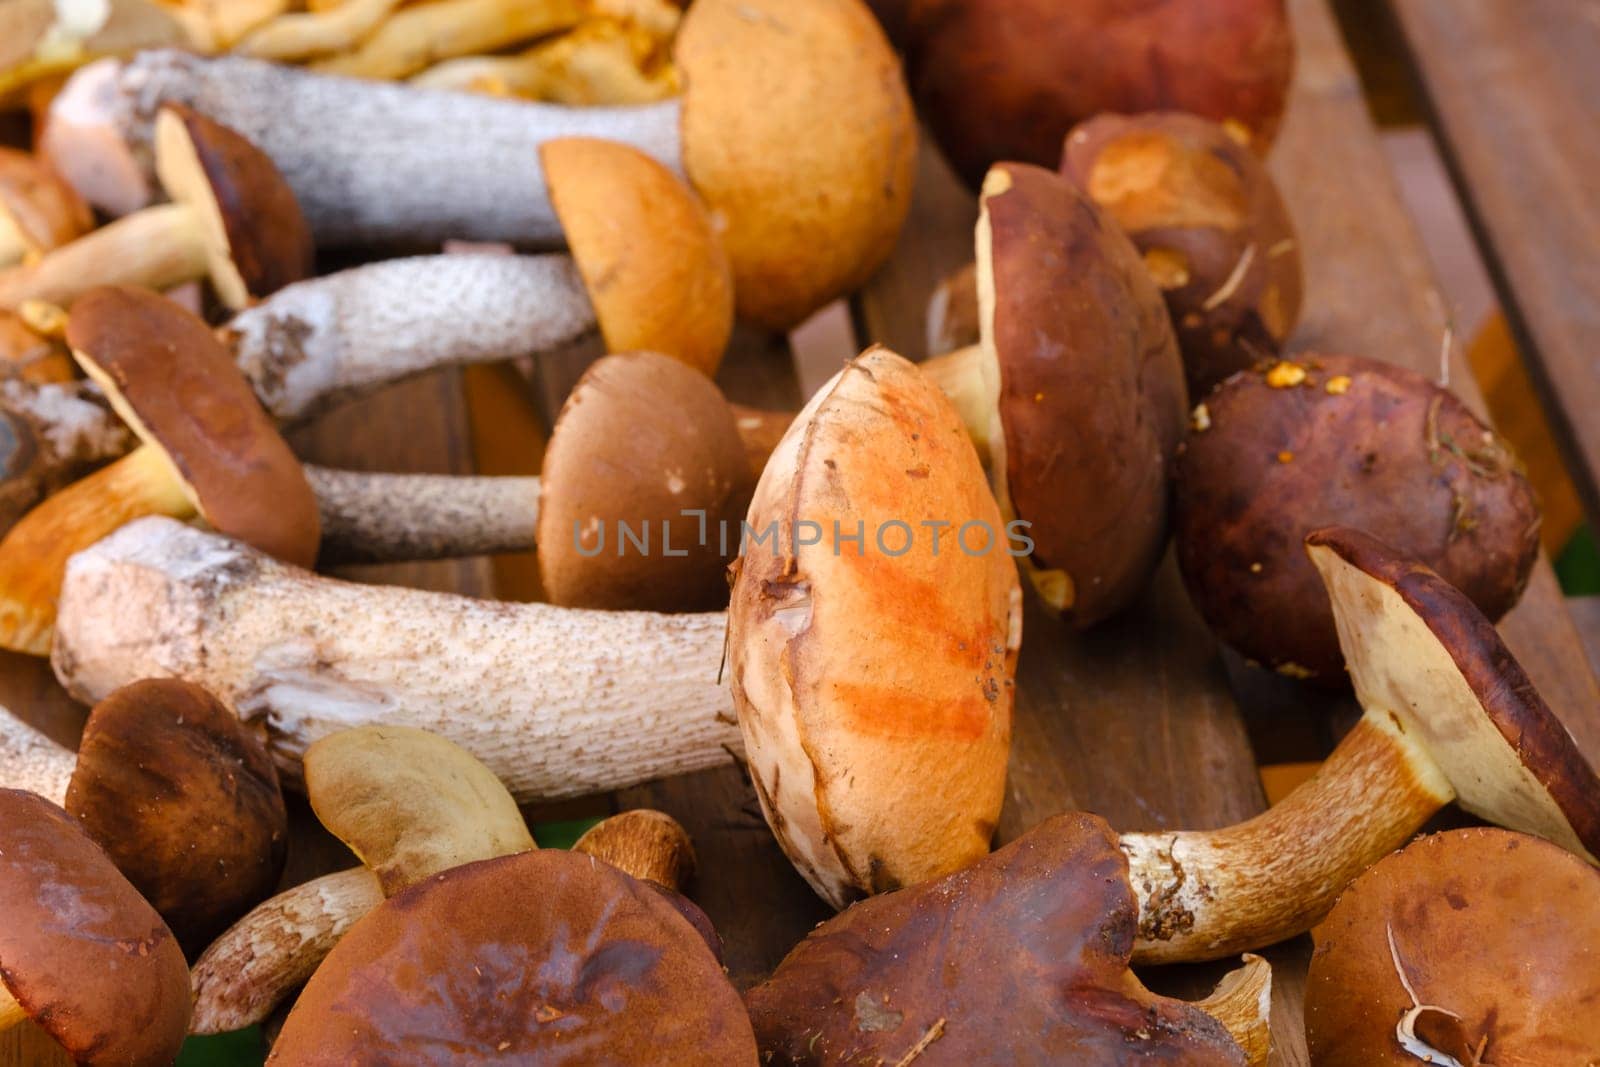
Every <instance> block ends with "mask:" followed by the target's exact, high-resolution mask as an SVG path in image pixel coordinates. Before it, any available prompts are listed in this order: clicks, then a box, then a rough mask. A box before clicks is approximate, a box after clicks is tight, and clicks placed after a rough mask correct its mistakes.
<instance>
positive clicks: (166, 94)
mask: <svg viewBox="0 0 1600 1067" xmlns="http://www.w3.org/2000/svg"><path fill="white" fill-rule="evenodd" d="M674 62H675V64H676V65H677V67H678V68H679V70H680V71H681V72H682V74H683V77H684V85H685V90H684V95H683V96H682V98H681V99H679V100H673V101H671V102H668V103H663V104H656V105H650V106H645V107H626V108H568V107H561V106H550V105H539V104H533V103H528V102H525V101H515V100H498V99H491V98H487V97H483V96H478V95H471V94H464V93H455V92H441V91H429V90H419V89H416V88H414V87H409V86H402V85H393V84H383V83H376V82H367V81H359V82H358V81H352V80H349V79H343V78H337V77H332V76H328V75H323V74H317V73H312V72H308V71H305V70H299V69H294V68H288V67H280V66H274V65H271V64H267V63H261V62H259V61H256V60H251V59H245V58H239V57H225V58H218V59H205V58H200V57H196V56H191V55H185V54H182V53H178V52H147V53H144V54H142V55H140V56H138V57H136V58H134V59H132V60H130V61H128V62H127V63H118V62H116V61H108V62H106V63H102V64H96V65H95V66H93V67H90V68H86V69H85V70H83V71H80V72H79V73H78V74H77V75H75V76H74V78H73V80H72V81H71V82H69V84H68V86H67V89H66V90H65V91H64V93H63V94H62V97H61V98H60V100H59V102H58V103H57V105H56V106H55V107H54V108H53V110H52V116H51V120H50V123H49V132H48V138H49V143H50V150H51V158H52V160H53V161H54V162H55V163H56V164H57V166H58V167H59V168H60V169H61V170H62V172H63V173H64V174H65V175H67V177H68V179H69V180H70V181H72V182H73V183H74V185H75V186H76V187H77V188H78V189H79V190H80V192H83V193H84V194H85V195H86V196H87V197H89V199H91V200H94V199H95V198H96V197H95V191H94V190H93V189H92V188H91V186H92V184H93V180H94V179H93V175H95V174H98V173H108V172H112V173H134V174H137V173H138V172H139V171H140V170H142V169H143V167H142V165H140V164H139V163H137V162H132V161H130V160H129V157H128V152H129V150H130V149H131V150H132V152H133V153H134V155H135V157H141V156H144V155H146V154H148V145H149V143H150V131H149V119H148V114H149V107H150V106H151V104H152V103H153V102H159V101H174V102H180V103H184V104H187V105H188V106H190V107H193V108H195V109H197V110H199V111H201V112H204V113H205V114H208V115H211V116H212V117H213V118H215V119H216V120H217V121H219V122H223V123H226V124H227V125H229V126H231V127H233V128H235V129H238V130H240V131H241V132H242V133H244V135H245V136H247V137H249V138H250V139H251V140H252V141H254V142H255V143H257V144H260V145H261V146H263V148H264V150H265V151H266V153H267V154H268V155H269V156H271V157H272V158H273V160H274V161H275V162H276V163H277V164H278V166H279V168H281V169H282V171H283V173H284V175H285V177H286V178H287V179H288V182H289V185H290V186H291V187H292V188H293V189H294V191H295V194H296V195H297V196H298V197H299V198H300V202H301V204H302V205H303V206H304V208H305V211H306V215H307V218H308V219H309V220H310V222H311V229H312V231H313V232H314V233H315V234H316V236H317V241H318V243H319V244H322V245H363V246H370V245H375V244H376V245H383V244H390V245H393V244H395V243H406V242H410V243H427V244H438V243H439V242H441V241H444V240H447V239H451V238H457V239H467V240H491V241H511V242H513V243H515V244H517V245H544V244H549V243H551V242H554V241H558V240H560V238H561V229H562V228H561V225H560V224H559V222H558V220H557V218H556V215H555V212H554V211H553V210H552V207H551V199H550V196H549V190H548V187H547V185H546V175H545V174H543V173H542V172H541V169H540V166H539V161H538V160H537V159H536V158H530V152H531V151H532V150H533V149H535V148H536V147H537V146H538V145H540V144H542V143H543V142H545V141H548V140H551V139H553V138H556V137H568V136H586V137H600V138H604V139H606V140H609V141H617V142H621V143H623V144H629V145H633V146H634V147H636V148H639V149H641V150H643V151H645V152H646V153H648V154H650V155H652V156H654V157H656V158H657V159H659V160H661V161H662V162H663V163H665V164H667V165H668V166H669V167H672V168H673V169H674V170H678V171H680V172H682V173H684V174H686V175H687V176H688V178H689V181H690V183H691V184H692V185H693V186H694V188H695V190H696V191H697V192H698V193H699V194H700V196H701V197H702V198H703V199H704V200H705V202H706V205H707V207H708V208H709V209H710V211H711V214H712V216H713V217H714V218H717V219H718V220H719V222H720V224H721V225H720V229H721V233H722V238H723V241H724V243H725V246H726V248H727V250H728V255H729V259H730V260H731V262H732V266H733V276H734V279H735V282H736V291H737V293H738V302H739V313H740V315H741V316H742V317H743V318H746V319H748V320H750V321H752V322H754V323H757V324H759V325H762V326H767V327H771V328H787V327H789V326H792V325H794V324H795V323H797V322H799V321H800V320H801V319H803V318H804V317H805V316H806V315H808V314H809V313H810V312H812V311H813V310H815V309H816V308H818V307H821V306H822V305H823V304H825V303H827V302H828V301H829V300H832V299H833V298H835V297H837V296H840V295H843V294H844V293H847V292H849V291H851V290H853V289H855V288H856V287H858V286H859V285H861V284H862V283H863V282H865V281H866V279H867V278H868V277H870V276H871V274H872V272H873V271H874V270H875V269H876V268H877V267H878V265H879V264H881V263H882V262H883V260H884V259H886V258H887V257H888V254H889V252H890V251H891V250H892V248H893V246H894V242H895V238H896V236H897V235H898V233H899V230H900V226H901V223H902V222H903V221H904V219H905V215H906V212H907V210H908V209H909V207H910V198H911V182H912V172H913V164H914V161H915V157H916V123H915V118H914V116H913V114H912V110H911V102H910V98H909V96H908V95H907V93H906V89H905V83H904V80H903V78H902V76H901V73H900V66H899V62H898V60H897V58H896V56H895V55H894V53H893V51H891V50H890V48H889V46H888V43H887V42H886V41H885V40H884V38H883V34H882V31H881V30H879V28H878V26H877V25H876V23H875V21H874V20H873V18H872V14H871V12H870V11H868V10H867V8H866V6H865V5H864V4H863V3H862V2H861V0H699V2H697V3H695V4H694V5H693V6H691V7H690V8H689V10H688V12H687V13H686V14H685V15H684V18H683V22H682V26H681V29H680V31H679V33H678V37H677V40H676V43H675V47H674ZM462 130H471V131H473V135H472V137H470V138H463V137H462V136H461V131H462ZM1063 132H1064V131H1063ZM1057 144H1058V145H1059V138H1058V140H1057ZM80 175H85V176H86V177H85V178H84V179H82V180H80V177H79V176H80ZM818 190H827V191H828V195H827V196H826V197H819V196H818V195H817V192H818Z"/></svg>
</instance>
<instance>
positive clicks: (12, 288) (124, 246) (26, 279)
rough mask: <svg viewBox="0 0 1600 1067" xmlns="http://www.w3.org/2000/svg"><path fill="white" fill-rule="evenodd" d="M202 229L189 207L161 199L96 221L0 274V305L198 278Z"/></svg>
mask: <svg viewBox="0 0 1600 1067" xmlns="http://www.w3.org/2000/svg"><path fill="white" fill-rule="evenodd" d="M206 272H207V263H206V249H205V234H204V232H203V231H202V229H201V227H200V222H199V219H198V217H197V216H196V215H195V213H194V210H193V209H192V208H190V207H187V206H186V205H183V204H161V205H159V206H157V207H149V208H145V209H144V210H143V211H136V212H134V213H133V214H132V215H128V216H125V217H124V218H120V219H118V220H117V221H116V222H113V223H111V224H110V225H108V226H102V227H101V228H100V229H98V230H95V231H94V232H93V233H89V234H86V235H84V236H83V237H80V238H78V239H77V240H76V241H73V242H72V243H71V244H66V245H62V246H61V247H60V248H57V249H55V250H54V251H52V252H48V253H46V254H45V255H44V256H43V257H42V258H40V259H39V261H38V262H36V263H34V264H32V265H30V266H25V267H13V268H11V269H10V270H8V271H7V272H5V274H4V275H3V276H0V307H8V308H17V307H20V306H21V305H22V303H23V301H26V300H43V301H45V302H47V303H51V304H58V305H60V306H62V307H68V306H70V305H71V304H72V302H73V301H74V300H76V299H77V298H78V297H80V296H82V295H83V294H84V293H86V292H88V291H89V290H90V289H93V288H94V287H95V286H97V285H136V286H140V287H143V288H146V289H168V288H171V287H172V286H175V285H180V284H182V283H184V282H188V281H194V280H195V279H197V278H204V277H205V276H206Z"/></svg>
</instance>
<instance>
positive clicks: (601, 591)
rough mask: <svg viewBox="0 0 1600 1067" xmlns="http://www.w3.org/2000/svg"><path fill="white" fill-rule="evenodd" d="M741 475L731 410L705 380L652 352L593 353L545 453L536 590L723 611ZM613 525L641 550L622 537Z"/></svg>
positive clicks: (745, 486) (744, 495)
mask: <svg viewBox="0 0 1600 1067" xmlns="http://www.w3.org/2000/svg"><path fill="white" fill-rule="evenodd" d="M752 482H753V474H752V473H751V470H750V464H749V460H748V459H747V458H746V455H745V451H744V444H743V442H742V441H741V439H740V437H739V430H738V427H737V425H736V424H735V422H734V416H733V413H732V411H731V410H730V409H729V407H728V403H727V401H726V400H724V399H723V398H722V394H721V392H719V391H718V389H717V387H716V386H715V385H713V384H712V383H711V380H710V379H709V378H707V377H705V375H703V374H700V373H698V372H696V371H694V370H691V369H690V368H689V367H687V366H685V365H684V364H682V363H680V362H678V361H677V360H674V359H668V358H667V357H666V356H662V355H658V354H656V353H653V352H629V353H625V354H622V355H615V356H607V357H605V358H604V359H601V360H599V361H597V362H596V363H595V364H594V365H593V366H592V367H590V368H589V370H588V371H587V372H586V373H585V374H584V376H583V377H582V378H581V379H579V381H578V384H577V385H576V386H574V387H573V390H572V393H571V394H570V395H569V396H568V397H567V401H566V403H565V404H564V405H563V406H562V408H561V415H560V417H559V418H558V419H557V422H556V429H555V432H554V433H553V434H552V435H551V438H550V445H549V447H548V448H547V449H546V451H545V456H544V467H543V472H542V474H541V477H540V483H539V523H538V528H537V530H536V531H535V540H536V541H537V543H538V545H539V572H540V575H541V577H542V579H543V582H544V588H545V593H546V594H547V595H548V596H549V598H550V600H551V601H552V602H553V603H557V604H564V605H567V606H569V607H585V608H615V609H634V610H650V611H687V610H695V609H715V608H719V607H722V606H723V605H725V604H726V603H727V600H728V583H727V579H726V577H725V576H724V573H723V572H724V568H725V567H726V566H727V561H728V558H729V557H731V556H733V555H736V554H737V552H738V546H739V520H740V519H741V518H742V517H743V515H744V508H745V505H746V504H748V503H749V501H750V493H751V489H752ZM685 510H700V511H703V512H704V513H705V514H704V518H703V519H702V518H700V517H697V516H695V515H685V514H684V511H685ZM663 523H666V524H667V527H668V529H669V531H670V536H669V538H668V539H667V540H668V541H669V542H670V545H669V544H668V543H667V542H664V541H663V539H662V524H663ZM624 524H626V526H627V528H628V529H629V530H630V531H632V534H633V535H634V536H635V537H642V536H648V538H649V541H648V547H647V548H642V547H640V546H639V545H637V544H635V543H634V542H633V541H628V540H625V539H624V536H623V529H622V527H623V525H624ZM724 532H725V534H726V544H727V546H728V547H727V550H726V552H724V551H722V550H720V543H721V541H720V539H721V538H722V536H723V534H724ZM669 548H670V552H669ZM680 552H682V553H687V554H686V555H682V556H679V555H677V553H680Z"/></svg>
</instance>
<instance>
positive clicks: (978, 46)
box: [906, 0, 1294, 187]
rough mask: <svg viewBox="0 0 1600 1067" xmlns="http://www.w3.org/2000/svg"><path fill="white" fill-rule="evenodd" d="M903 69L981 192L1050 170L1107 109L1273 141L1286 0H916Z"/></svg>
mask: <svg viewBox="0 0 1600 1067" xmlns="http://www.w3.org/2000/svg"><path fill="white" fill-rule="evenodd" d="M906 63H907V69H908V70H909V72H910V81H911V85H912V89H913V91H914V92H915V94H916V97H917V104H918V105H919V107H920V108H921V110H922V114H923V117H924V118H925V119H926V120H927V121H928V124H929V125H930V126H931V127H932V129H933V133H934V136H935V137H936V138H938V141H939V145H940V147H941V148H943V149H944V153H945V157H946V158H947V159H949V160H950V162H951V164H952V165H953V166H954V167H955V169H956V171H957V172H958V173H960V174H961V176H962V177H963V178H965V179H966V181H967V182H968V184H970V185H972V186H974V187H976V186H977V184H978V183H979V181H981V180H982V178H983V175H984V172H985V171H986V170H987V169H988V167H989V166H990V165H991V164H993V163H995V162H998V161H1000V160H1016V161H1019V162H1023V163H1036V164H1039V165H1041V166H1049V167H1053V166H1055V165H1056V161H1057V159H1058V158H1059V156H1060V153H1061V139H1062V138H1063V137H1065V136H1066V133H1067V131H1068V130H1069V129H1071V128H1072V127H1073V126H1074V125H1075V124H1077V123H1079V122H1082V121H1083V120H1084V119H1087V118H1091V117H1093V116H1095V115H1098V114H1101V113H1102V112H1122V113H1132V112H1140V111H1188V112H1192V113H1194V114H1197V115H1204V116H1206V117H1207V118H1211V119H1215V120H1217V121H1219V122H1223V121H1230V120H1231V121H1232V122H1235V123H1239V124H1241V125H1242V126H1244V127H1246V128H1248V129H1249V130H1250V131H1251V132H1252V134H1253V135H1254V140H1255V141H1256V142H1257V143H1258V144H1259V145H1261V146H1262V147H1263V149H1264V148H1265V146H1267V145H1269V144H1271V142H1272V138H1273V136H1274V135H1275V134H1276V132H1277V128H1278V123H1279V119H1280V118H1281V116H1282V114H1283V109H1284V104H1285V101H1286V98H1287V95H1288V89H1289V81H1290V75H1291V73H1292V70H1293V66H1294V38H1293V35H1292V34H1291V32H1290V29H1289V18H1288V13H1287V11H1286V10H1285V4H1284V0H1166V2H1163V3H1128V2H1127V0H1074V2H1073V3H1070V4H1063V3H1061V2H1060V0H912V2H911V5H910V17H909V25H908V28H907V31H906Z"/></svg>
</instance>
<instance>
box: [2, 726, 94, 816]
mask: <svg viewBox="0 0 1600 1067" xmlns="http://www.w3.org/2000/svg"><path fill="white" fill-rule="evenodd" d="M77 763H78V759H77V756H75V755H74V754H73V753H72V751H71V750H69V749H66V748H63V747H62V746H60V745H58V744H56V743H55V742H54V741H52V740H50V739H49V738H48V737H46V736H45V735H44V734H42V733H40V732H39V731H38V730H35V729H34V728H33V727H31V726H29V725H28V724H27V723H25V722H23V721H22V720H21V719H19V718H17V717H16V716H15V715H13V714H11V712H9V711H7V710H6V709H4V708H0V787H3V788H6V789H26V790H27V791H28V792H30V793H37V794H39V795H40V796H42V797H44V798H45V799H46V800H48V801H50V803H52V804H61V803H63V802H64V801H65V800H66V798H67V783H68V782H70V781H72V771H73V768H74V767H76V766H77Z"/></svg>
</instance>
